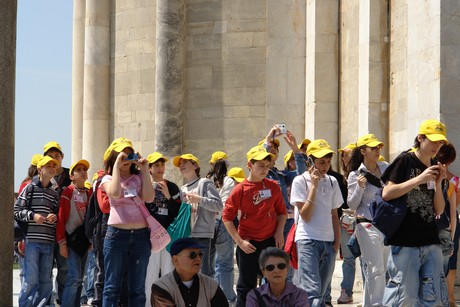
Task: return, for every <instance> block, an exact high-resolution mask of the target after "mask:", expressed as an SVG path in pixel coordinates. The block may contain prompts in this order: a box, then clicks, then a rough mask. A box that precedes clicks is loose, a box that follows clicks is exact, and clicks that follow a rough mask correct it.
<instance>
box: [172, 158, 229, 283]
mask: <svg viewBox="0 0 460 307" xmlns="http://www.w3.org/2000/svg"><path fill="white" fill-rule="evenodd" d="M199 163H200V162H199V160H198V158H197V157H195V156H194V155H192V154H183V155H180V156H176V157H174V159H173V164H174V166H176V167H178V168H179V170H180V172H181V174H182V176H183V177H184V182H185V184H184V185H183V186H182V187H181V199H182V201H183V202H186V203H189V204H191V206H192V216H191V229H192V230H191V233H190V237H192V238H196V239H198V240H199V241H200V243H201V244H203V245H204V246H206V248H204V249H203V263H202V266H201V273H203V274H205V275H208V276H210V277H213V275H214V272H213V271H214V268H213V266H212V261H211V239H212V238H213V237H214V227H215V224H216V216H217V214H219V213H220V212H222V208H223V205H222V200H221V199H220V196H219V192H217V190H216V187H215V185H214V183H213V182H212V181H211V180H209V179H207V178H200V164H199Z"/></svg>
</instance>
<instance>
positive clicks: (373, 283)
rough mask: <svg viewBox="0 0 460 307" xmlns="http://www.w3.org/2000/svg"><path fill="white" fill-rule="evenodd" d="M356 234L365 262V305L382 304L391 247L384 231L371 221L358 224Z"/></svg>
mask: <svg viewBox="0 0 460 307" xmlns="http://www.w3.org/2000/svg"><path fill="white" fill-rule="evenodd" d="M355 234H356V239H357V240H358V243H359V247H360V249H361V260H362V262H363V263H364V266H363V272H364V295H363V306H382V300H383V293H384V291H385V284H386V276H385V273H386V264H387V261H388V254H389V252H390V248H389V247H388V246H385V245H384V240H385V236H384V235H383V233H381V232H380V230H378V229H377V228H375V226H373V225H372V224H371V223H358V224H356V230H355Z"/></svg>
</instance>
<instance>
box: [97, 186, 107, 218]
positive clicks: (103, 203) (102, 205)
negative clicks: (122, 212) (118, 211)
mask: <svg viewBox="0 0 460 307" xmlns="http://www.w3.org/2000/svg"><path fill="white" fill-rule="evenodd" d="M96 197H97V203H98V204H99V209H101V211H102V213H110V200H109V197H108V196H107V193H106V192H105V191H104V190H103V189H97V190H96Z"/></svg>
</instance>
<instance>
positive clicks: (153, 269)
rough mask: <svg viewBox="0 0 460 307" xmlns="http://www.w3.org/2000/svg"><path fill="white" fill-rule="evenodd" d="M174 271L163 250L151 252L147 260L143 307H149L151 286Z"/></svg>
mask: <svg viewBox="0 0 460 307" xmlns="http://www.w3.org/2000/svg"><path fill="white" fill-rule="evenodd" d="M172 270H174V266H173V264H172V260H171V255H170V254H169V252H168V251H167V250H166V248H165V249H162V250H161V251H160V252H158V253H154V252H152V254H151V255H150V258H149V265H148V266H147V275H146V277H145V297H146V302H145V306H146V307H150V306H152V305H151V302H150V296H151V294H152V284H153V283H154V282H155V281H157V280H158V279H159V278H160V273H161V276H164V275H166V274H168V273H169V272H171V271H172Z"/></svg>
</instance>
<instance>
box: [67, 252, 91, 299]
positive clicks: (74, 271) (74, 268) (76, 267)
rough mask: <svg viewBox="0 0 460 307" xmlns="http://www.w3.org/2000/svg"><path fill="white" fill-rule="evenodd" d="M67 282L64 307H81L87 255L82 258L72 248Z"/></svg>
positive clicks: (68, 258)
mask: <svg viewBox="0 0 460 307" xmlns="http://www.w3.org/2000/svg"><path fill="white" fill-rule="evenodd" d="M68 250H69V254H68V257H67V280H66V283H65V287H64V292H63V293H62V306H69V307H71V306H75V307H79V306H80V294H81V289H82V282H83V272H84V270H85V264H86V254H85V255H84V256H83V257H80V256H79V255H78V254H77V253H76V252H74V251H73V250H72V249H71V248H69V249H68Z"/></svg>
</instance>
